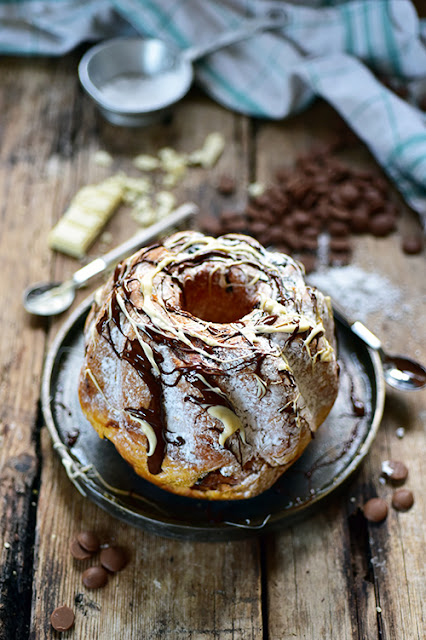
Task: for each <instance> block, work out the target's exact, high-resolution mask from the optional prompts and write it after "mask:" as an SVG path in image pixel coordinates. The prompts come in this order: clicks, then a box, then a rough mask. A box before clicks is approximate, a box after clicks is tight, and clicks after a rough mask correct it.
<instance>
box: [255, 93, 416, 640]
mask: <svg viewBox="0 0 426 640" xmlns="http://www.w3.org/2000/svg"><path fill="white" fill-rule="evenodd" d="M333 122H334V123H335V124H333ZM336 123H338V118H337V116H335V115H334V114H333V113H332V112H331V110H330V109H328V108H327V107H326V105H324V104H321V103H319V104H317V105H315V106H314V107H313V108H312V109H310V111H309V112H308V113H306V114H302V115H301V116H298V117H296V118H293V119H292V120H289V121H288V122H286V123H275V124H265V125H263V126H262V127H260V128H259V130H258V133H257V176H256V177H257V179H258V180H260V181H261V182H265V183H267V182H268V181H270V180H271V177H272V176H273V172H274V170H275V169H276V168H277V167H278V166H280V165H291V164H292V161H293V158H294V155H295V154H297V153H299V152H300V151H304V150H305V149H307V148H309V147H311V146H312V145H313V144H315V143H316V142H319V141H327V139H328V138H329V137H330V135H331V134H332V132H333V130H335V128H336ZM348 158H352V159H353V161H354V162H356V163H357V164H363V165H365V166H374V165H373V163H372V160H371V158H370V156H369V154H368V153H367V152H366V151H365V150H363V149H362V148H359V149H353V150H352V151H351V152H350V153H349V154H348ZM401 208H402V210H403V215H402V218H401V219H400V221H399V232H398V233H396V234H394V235H393V236H391V237H390V238H386V239H384V240H382V239H380V240H378V239H375V238H372V237H361V238H359V239H357V240H356V244H355V251H354V256H353V262H354V263H355V264H357V265H358V266H360V267H361V268H363V269H364V270H365V271H367V272H369V271H370V272H377V273H380V274H381V275H383V276H385V277H386V278H387V279H389V280H390V282H391V283H392V284H393V285H394V286H395V287H397V288H399V290H400V292H401V294H402V295H401V298H400V301H399V303H398V305H399V307H398V309H391V308H390V309H389V310H388V311H389V312H390V313H377V314H375V315H374V316H372V317H371V318H370V326H371V328H372V330H373V331H376V332H377V334H378V335H380V336H383V340H384V346H385V348H387V349H389V350H390V351H393V352H400V353H407V354H411V355H412V356H413V357H416V358H419V359H420V360H421V361H426V351H425V344H424V336H423V337H422V334H423V332H424V328H423V326H424V321H423V320H422V318H424V294H425V285H424V282H419V275H420V273H422V272H423V271H424V257H423V256H417V257H410V258H408V257H407V256H405V255H404V254H403V253H402V251H401V248H400V242H401V234H402V233H404V232H406V231H407V230H409V229H418V228H419V225H418V221H417V220H416V219H415V216H414V215H413V214H412V213H411V212H409V211H407V210H406V208H405V207H403V206H402V207H401ZM391 304H392V301H390V305H391ZM402 305H405V306H404V308H403V309H402ZM392 311H393V312H396V313H394V315H395V320H393V321H392ZM398 318H399V320H398ZM388 396H389V397H388V402H387V409H386V412H385V416H384V420H383V424H382V427H381V429H380V432H379V435H378V437H377V440H376V442H375V443H374V445H373V447H372V450H371V453H370V455H369V457H368V460H367V461H366V463H365V464H364V465H363V469H362V472H361V473H360V474H359V475H358V476H357V477H356V478H355V479H354V481H353V482H352V484H351V485H350V486H349V487H348V489H347V491H346V492H345V494H344V495H343V497H342V498H341V499H339V498H336V500H335V502H334V504H331V505H330V506H329V507H327V508H326V509H325V510H324V511H323V513H321V514H318V515H315V516H313V517H311V518H309V520H308V521H307V522H306V523H302V524H300V525H298V526H297V527H294V528H292V529H290V530H288V531H284V532H282V533H281V534H279V535H277V536H276V538H275V539H273V540H272V543H271V544H269V543H268V545H267V547H266V549H267V567H268V571H267V588H268V612H269V619H268V624H269V632H270V635H271V637H274V638H275V637H277V638H292V637H297V638H309V639H311V638H312V639H316V638H318V637H321V638H330V639H340V638H352V637H353V638H363V639H364V638H365V639H367V638H368V639H370V638H376V637H380V638H382V639H390V638H396V637H398V638H407V639H408V638H410V637H413V638H421V637H423V635H424V624H425V623H424V619H425V615H424V605H423V602H424V601H425V587H424V573H423V570H422V567H421V558H422V554H423V551H422V549H423V548H424V544H425V541H424V528H423V527H422V522H424V512H423V505H420V504H417V503H416V505H415V507H414V508H413V509H412V510H411V511H410V512H409V513H406V514H398V513H396V512H395V511H394V510H393V509H392V508H390V513H389V517H388V519H387V521H386V522H385V523H383V524H380V525H370V524H368V523H367V522H366V521H365V519H364V518H363V516H362V514H361V511H360V508H361V507H362V505H363V504H364V502H365V501H366V500H367V499H369V498H370V497H373V496H375V495H379V496H381V497H384V498H385V499H386V500H387V501H388V503H389V505H390V501H391V495H392V488H391V487H390V486H389V485H383V484H381V482H380V479H379V478H380V472H381V462H382V461H383V460H386V459H392V458H393V459H400V460H403V461H405V463H406V464H407V465H408V466H409V467H410V476H409V481H408V482H407V486H409V487H410V488H412V489H413V491H414V494H415V496H418V498H419V502H421V496H422V495H424V487H423V482H424V481H423V479H422V474H421V473H420V470H419V465H420V464H421V462H420V457H419V454H418V452H419V451H420V450H422V448H423V446H424V445H423V444H422V438H423V437H424V436H423V435H422V420H423V423H424V406H425V404H424V398H425V394H424V392H419V393H417V394H414V395H409V394H406V395H403V394H401V393H397V392H390V393H389V394H388ZM399 426H404V427H405V428H406V429H407V435H406V437H405V438H404V439H403V440H398V438H396V436H395V430H396V428H397V427H399ZM423 430H424V424H423Z"/></svg>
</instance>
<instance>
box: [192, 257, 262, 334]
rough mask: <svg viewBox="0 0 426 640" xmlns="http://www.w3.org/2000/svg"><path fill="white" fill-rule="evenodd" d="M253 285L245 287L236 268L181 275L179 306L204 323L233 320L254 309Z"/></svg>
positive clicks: (223, 322) (222, 322)
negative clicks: (182, 279) (188, 275)
mask: <svg viewBox="0 0 426 640" xmlns="http://www.w3.org/2000/svg"><path fill="white" fill-rule="evenodd" d="M255 293H256V291H255V287H253V286H251V287H248V286H247V284H246V282H245V280H244V276H243V274H242V273H241V271H239V270H235V272H234V271H233V270H232V269H230V270H229V271H227V272H226V273H224V272H219V271H216V272H214V273H213V274H211V273H209V272H208V271H207V270H203V271H200V272H198V273H197V274H196V276H195V277H192V278H189V277H187V278H185V280H184V284H183V290H182V294H183V295H182V303H181V306H182V309H184V310H185V311H189V313H191V314H192V315H193V316H195V317H196V318H200V319H201V320H206V321H207V322H217V323H221V324H227V323H229V322H237V320H240V319H241V318H243V317H244V316H245V315H247V314H248V313H250V311H252V309H253V308H254V305H255V301H256V296H255Z"/></svg>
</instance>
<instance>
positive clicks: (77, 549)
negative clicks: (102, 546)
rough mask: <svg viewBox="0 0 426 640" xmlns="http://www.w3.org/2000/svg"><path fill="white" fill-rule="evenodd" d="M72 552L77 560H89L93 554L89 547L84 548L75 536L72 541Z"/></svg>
mask: <svg viewBox="0 0 426 640" xmlns="http://www.w3.org/2000/svg"><path fill="white" fill-rule="evenodd" d="M70 552H71V555H72V557H73V558H75V559H76V560H87V558H91V557H92V554H91V552H90V551H87V549H83V547H82V546H81V544H80V543H79V541H78V540H77V538H73V539H72V540H71V542H70Z"/></svg>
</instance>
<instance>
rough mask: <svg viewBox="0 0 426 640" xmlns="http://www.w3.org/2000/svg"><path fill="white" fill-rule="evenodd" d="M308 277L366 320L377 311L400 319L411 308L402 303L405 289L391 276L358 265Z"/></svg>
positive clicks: (354, 313) (352, 313) (352, 312)
mask: <svg viewBox="0 0 426 640" xmlns="http://www.w3.org/2000/svg"><path fill="white" fill-rule="evenodd" d="M308 279H309V284H312V285H314V286H315V287H317V288H318V289H319V290H320V291H322V292H323V293H325V294H327V295H329V296H330V297H331V298H332V300H335V301H336V302H337V303H339V304H340V305H341V306H342V307H343V309H344V310H345V312H346V313H347V315H348V316H351V317H353V318H354V319H357V320H361V321H365V320H367V318H368V316H369V315H370V314H372V313H375V312H377V311H380V312H381V313H382V314H383V315H385V316H386V317H388V318H390V319H393V320H397V319H398V318H399V317H400V316H401V313H405V312H406V311H407V310H408V309H407V308H406V307H407V305H404V304H401V297H402V292H401V291H400V289H398V288H397V287H396V286H395V285H394V284H392V282H391V281H390V280H388V279H387V278H385V277H384V276H382V275H380V274H378V273H375V272H374V273H368V272H367V271H364V270H363V269H361V268H360V267H357V266H355V265H348V266H345V267H331V268H329V269H324V270H323V271H318V272H316V273H312V274H311V275H310V276H309V278H308Z"/></svg>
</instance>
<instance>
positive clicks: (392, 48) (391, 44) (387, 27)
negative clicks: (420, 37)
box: [382, 6, 426, 76]
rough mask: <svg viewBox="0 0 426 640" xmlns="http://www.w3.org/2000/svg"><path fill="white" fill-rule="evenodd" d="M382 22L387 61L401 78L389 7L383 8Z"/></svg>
mask: <svg viewBox="0 0 426 640" xmlns="http://www.w3.org/2000/svg"><path fill="white" fill-rule="evenodd" d="M382 22H383V30H384V34H385V41H386V47H387V51H388V57H389V60H390V61H391V63H392V67H393V69H394V71H395V74H396V75H398V76H401V75H402V73H401V72H402V69H401V62H400V59H399V53H398V46H397V44H396V41H395V38H394V35H393V31H392V29H391V24H392V23H391V16H390V7H389V6H383V13H382ZM425 73H426V70H425Z"/></svg>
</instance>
